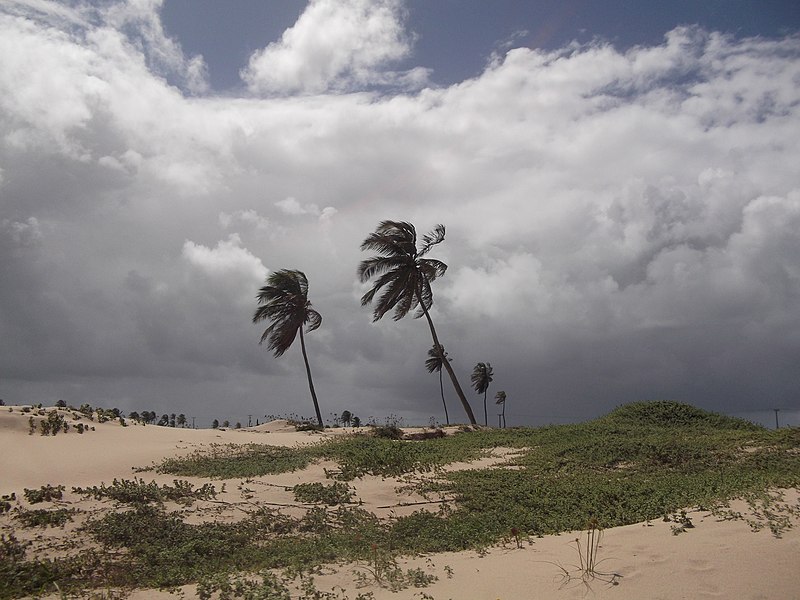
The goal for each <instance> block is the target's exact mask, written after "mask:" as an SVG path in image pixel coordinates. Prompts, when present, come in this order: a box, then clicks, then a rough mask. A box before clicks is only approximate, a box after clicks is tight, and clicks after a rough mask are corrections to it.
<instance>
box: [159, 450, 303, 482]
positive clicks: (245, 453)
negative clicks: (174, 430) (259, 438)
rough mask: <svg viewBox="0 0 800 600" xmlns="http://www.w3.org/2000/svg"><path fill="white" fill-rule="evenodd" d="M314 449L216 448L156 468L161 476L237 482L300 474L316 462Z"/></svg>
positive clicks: (174, 459)
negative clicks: (244, 479)
mask: <svg viewBox="0 0 800 600" xmlns="http://www.w3.org/2000/svg"><path fill="white" fill-rule="evenodd" d="M314 458H315V453H314V452H313V451H312V449H311V448H284V447H282V446H268V445H265V444H248V445H246V446H237V445H234V444H225V445H223V444H213V445H212V446H211V448H210V450H198V451H195V452H193V453H192V454H190V455H188V456H185V457H181V458H171V459H167V460H165V461H164V462H163V463H161V464H160V465H158V466H157V467H156V471H158V472H159V473H170V474H172V475H181V476H184V477H210V478H212V479H235V478H240V477H243V478H247V477H258V476H260V475H274V474H277V473H286V472H289V471H297V470H299V469H303V468H305V467H307V466H308V464H309V463H310V462H311V461H312V460H314Z"/></svg>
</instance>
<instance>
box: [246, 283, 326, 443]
mask: <svg viewBox="0 0 800 600" xmlns="http://www.w3.org/2000/svg"><path fill="white" fill-rule="evenodd" d="M256 299H257V300H258V304H259V305H260V306H259V307H258V308H257V309H256V312H255V314H254V315H253V323H258V322H259V321H271V322H272V324H271V325H270V326H269V327H267V329H266V330H265V331H264V333H263V334H262V335H261V340H260V341H259V344H263V343H264V341H265V340H266V341H267V347H268V348H269V349H270V350H271V351H272V352H273V354H274V355H275V357H276V358H277V357H279V356H281V355H282V354H283V353H284V352H286V351H287V350H288V349H289V348H290V347H291V345H292V344H293V343H294V340H295V337H296V336H297V333H298V332H299V333H300V348H301V350H302V351H303V360H304V361H305V364H306V375H307V376H308V387H309V389H310V390H311V399H312V400H313V401H314V410H315V411H316V413H317V423H318V424H319V426H320V427H324V424H323V422H322V414H321V413H320V412H319V402H318V401H317V394H316V392H315V391H314V382H313V381H312V379H311V367H310V366H309V365H308V354H307V353H306V342H305V337H304V336H303V326H305V333H311V332H312V331H314V330H315V329H316V328H317V327H319V326H320V325H321V324H322V316H321V315H320V314H319V313H318V312H317V311H316V310H314V309H313V308H311V302H309V300H308V279H306V276H305V274H304V273H303V272H302V271H295V270H289V269H281V270H280V271H275V272H274V273H272V274H270V276H269V277H267V285H265V286H264V287H262V288H261V289H260V290H258V295H257V296H256Z"/></svg>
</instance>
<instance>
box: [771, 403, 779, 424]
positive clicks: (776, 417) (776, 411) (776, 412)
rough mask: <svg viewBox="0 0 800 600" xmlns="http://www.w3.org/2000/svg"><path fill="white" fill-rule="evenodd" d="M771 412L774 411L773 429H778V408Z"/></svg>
mask: <svg viewBox="0 0 800 600" xmlns="http://www.w3.org/2000/svg"><path fill="white" fill-rule="evenodd" d="M772 410H774V411H775V429H778V427H779V425H778V411H779V410H780V408H773V409H772Z"/></svg>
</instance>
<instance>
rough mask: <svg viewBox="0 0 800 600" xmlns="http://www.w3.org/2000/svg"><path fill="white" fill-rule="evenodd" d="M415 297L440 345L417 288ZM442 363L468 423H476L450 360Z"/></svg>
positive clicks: (436, 341)
mask: <svg viewBox="0 0 800 600" xmlns="http://www.w3.org/2000/svg"><path fill="white" fill-rule="evenodd" d="M417 299H419V301H420V302H419V305H420V307H421V308H422V312H423V313H424V314H425V318H426V319H427V320H428V326H429V327H430V328H431V336H433V343H434V344H436V346H437V347H440V346H441V344H440V343H439V336H437V335H436V328H435V327H434V326H433V320H432V319H431V316H430V315H429V314H428V309H426V308H425V304H423V302H422V298H420V293H419V290H418V291H417ZM442 364H443V365H444V368H445V369H447V374H448V375H450V381H452V382H453V387H454V388H455V390H456V394H458V399H459V400H461V404H462V405H463V406H464V411H465V412H466V413H467V417H468V418H469V422H470V425H476V424H477V423H476V421H475V415H474V414H473V413H472V407H471V406H470V405H469V402H467V397H466V396H465V395H464V390H462V389H461V385H460V384H459V383H458V379H457V378H456V374H455V372H454V371H453V367H452V366H450V361H449V360H447V359H446V358H445V359H444V361H442Z"/></svg>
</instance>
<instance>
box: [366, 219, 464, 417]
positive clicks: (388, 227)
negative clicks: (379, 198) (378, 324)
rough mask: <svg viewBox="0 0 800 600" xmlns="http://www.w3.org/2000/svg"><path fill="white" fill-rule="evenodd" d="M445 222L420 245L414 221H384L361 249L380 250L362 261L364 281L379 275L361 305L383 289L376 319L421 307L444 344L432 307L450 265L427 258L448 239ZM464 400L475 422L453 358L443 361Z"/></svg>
mask: <svg viewBox="0 0 800 600" xmlns="http://www.w3.org/2000/svg"><path fill="white" fill-rule="evenodd" d="M444 232H445V230H444V225H437V226H436V227H434V229H433V231H431V232H430V233H428V234H426V235H424V236H422V246H421V247H420V248H419V249H418V248H417V231H416V229H414V226H413V225H412V224H411V223H405V222H403V221H381V223H379V224H378V227H377V228H376V229H375V232H374V233H371V234H369V236H367V239H365V240H364V242H363V243H362V244H361V250H362V251H364V250H373V251H376V252H378V255H377V256H372V257H370V258H367V259H365V260H362V261H361V263H360V264H359V265H358V276H359V279H360V280H361V283H366V282H367V281H369V280H370V279H372V278H373V277H377V279H376V280H375V282H374V284H373V286H372V289H370V290H369V291H368V292H367V293H366V294H364V295H363V296H362V297H361V306H366V305H367V304H370V303H371V302H372V301H373V300H374V299H375V294H377V293H378V291H380V290H381V289H383V290H384V291H383V293H382V294H381V296H380V298H378V300H377V301H376V302H375V308H374V310H373V312H372V320H373V321H377V320H379V319H380V318H381V317H383V315H385V314H386V313H387V312H389V311H390V310H394V316H393V319H394V320H395V321H398V320H400V319H402V318H403V317H405V316H406V315H407V314H408V313H409V311H410V310H412V309H414V308H417V307H418V308H419V310H418V311H417V314H416V315H414V316H415V318H419V317H421V316H423V315H424V316H425V319H427V321H428V326H429V327H430V330H431V336H432V337H433V345H434V346H441V344H440V343H439V337H438V336H437V335H436V329H435V328H434V326H433V320H432V319H431V315H430V313H429V309H430V307H431V306H433V291H432V290H431V282H432V281H433V280H434V279H436V278H437V277H441V276H442V275H444V272H445V271H446V270H447V265H446V264H444V263H443V262H441V261H439V260H436V259H432V258H423V256H425V255H426V254H427V253H428V252H429V251H430V249H431V248H433V247H434V246H435V245H436V244H439V243H441V242H443V241H444ZM443 366H444V368H445V369H446V370H447V374H448V375H450V380H451V381H452V382H453V387H454V388H455V390H456V394H458V398H459V400H461V404H462V405H463V406H464V410H465V411H466V413H467V417H469V420H470V423H472V424H473V425H474V424H475V415H474V414H473V413H472V408H471V407H470V405H469V402H467V397H466V396H465V395H464V392H463V390H462V389H461V385H460V384H459V383H458V379H457V378H456V374H455V372H454V371H453V367H452V366H450V361H448V360H445V361H444V362H443Z"/></svg>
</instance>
